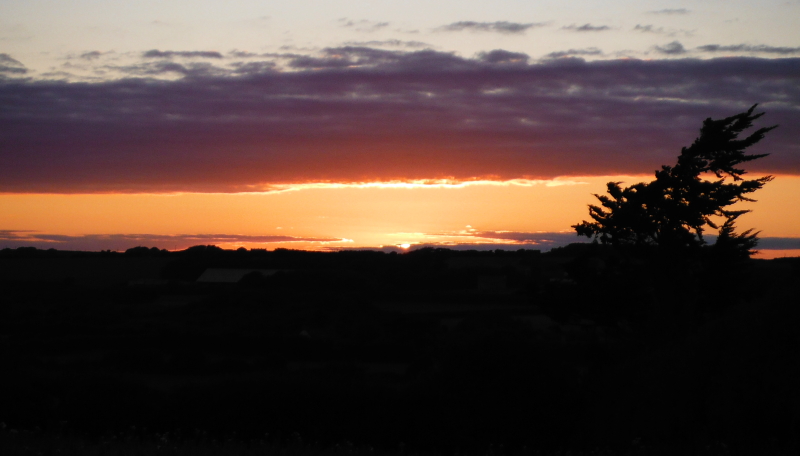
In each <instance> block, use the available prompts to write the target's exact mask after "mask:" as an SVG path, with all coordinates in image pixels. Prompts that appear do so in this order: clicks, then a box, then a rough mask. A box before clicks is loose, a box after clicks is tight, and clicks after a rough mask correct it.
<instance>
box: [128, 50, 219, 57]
mask: <svg viewBox="0 0 800 456" xmlns="http://www.w3.org/2000/svg"><path fill="white" fill-rule="evenodd" d="M142 57H145V58H166V59H169V58H172V57H182V58H189V59H192V58H202V59H221V58H222V54H220V53H219V52H216V51H159V50H158V49H151V50H149V51H147V52H144V53H143V54H142Z"/></svg>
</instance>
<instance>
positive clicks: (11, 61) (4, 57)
mask: <svg viewBox="0 0 800 456" xmlns="http://www.w3.org/2000/svg"><path fill="white" fill-rule="evenodd" d="M27 72H28V69H27V68H25V65H23V64H22V62H20V61H19V60H17V59H15V58H13V57H11V56H10V55H8V54H0V77H3V76H4V74H3V73H5V74H25V73H27Z"/></svg>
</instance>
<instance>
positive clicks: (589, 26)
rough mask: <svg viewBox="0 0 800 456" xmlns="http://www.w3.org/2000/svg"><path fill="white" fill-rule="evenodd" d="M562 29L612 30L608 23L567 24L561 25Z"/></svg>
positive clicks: (582, 30) (576, 30) (574, 30)
mask: <svg viewBox="0 0 800 456" xmlns="http://www.w3.org/2000/svg"><path fill="white" fill-rule="evenodd" d="M561 29H562V30H571V31H573V32H604V31H606V30H611V27H609V26H607V25H592V24H588V23H587V24H583V25H575V24H572V25H567V26H564V27H561Z"/></svg>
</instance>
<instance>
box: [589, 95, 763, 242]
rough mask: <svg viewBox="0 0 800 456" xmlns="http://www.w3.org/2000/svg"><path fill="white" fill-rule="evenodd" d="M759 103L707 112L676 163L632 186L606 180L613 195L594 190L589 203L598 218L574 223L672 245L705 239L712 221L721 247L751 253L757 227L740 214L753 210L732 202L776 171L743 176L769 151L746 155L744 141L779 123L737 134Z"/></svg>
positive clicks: (611, 237) (607, 236) (602, 236)
mask: <svg viewBox="0 0 800 456" xmlns="http://www.w3.org/2000/svg"><path fill="white" fill-rule="evenodd" d="M756 106H757V105H754V106H753V107H751V108H750V109H748V110H747V111H746V112H743V113H741V114H737V115H735V116H731V117H727V118H725V119H721V120H713V119H711V118H708V119H706V120H705V121H704V122H703V127H702V128H701V129H700V136H699V137H698V138H697V139H696V140H695V141H694V143H693V144H692V145H691V146H689V147H684V148H682V150H681V154H680V155H679V156H678V162H677V164H676V165H675V166H662V167H661V169H660V170H657V171H656V172H655V177H656V179H655V180H653V181H651V182H648V183H644V182H641V183H638V184H635V185H632V186H630V187H627V188H622V187H620V184H621V183H620V182H609V183H608V196H606V195H595V196H596V197H597V199H598V200H599V201H600V203H601V205H600V206H597V205H590V206H589V215H590V216H591V218H592V219H593V220H594V221H592V222H587V221H585V220H584V221H583V222H581V223H580V224H577V225H573V228H575V231H577V233H578V235H582V236H587V237H590V238H594V239H595V240H599V241H600V242H602V243H604V244H612V245H633V246H637V247H644V246H657V247H659V248H663V249H669V251H672V252H675V251H686V250H692V249H696V248H699V247H700V246H702V245H705V244H706V241H705V239H704V237H703V234H704V231H705V230H706V228H707V227H709V228H712V229H716V230H718V236H717V241H716V244H715V248H716V249H718V250H720V251H724V252H726V255H731V254H733V255H735V256H739V257H746V256H748V255H749V254H750V253H752V252H751V249H753V248H754V247H755V246H756V243H757V242H758V239H757V234H758V233H757V232H753V231H752V230H747V231H744V232H742V233H737V232H736V226H735V224H736V219H737V218H738V217H739V216H741V215H742V214H745V213H747V212H750V211H749V210H733V209H732V208H730V206H731V205H733V204H735V203H737V202H740V201H755V200H753V199H751V198H749V197H748V195H749V194H751V193H753V192H755V191H756V190H758V189H760V188H761V187H763V185H764V184H765V183H767V182H769V181H771V180H772V176H765V177H760V178H756V179H749V180H748V179H744V178H743V177H742V176H743V175H744V174H746V171H745V170H744V169H741V168H740V165H741V164H742V163H745V162H749V161H752V160H756V159H758V158H762V157H765V156H767V155H768V154H755V155H747V154H745V149H747V148H748V147H750V146H752V145H754V144H756V143H757V142H759V141H760V140H761V139H763V138H764V135H765V134H766V133H767V132H769V131H770V130H772V129H774V128H776V127H777V125H775V126H772V127H766V128H760V129H758V130H756V131H755V132H754V133H752V134H751V135H749V136H747V137H746V138H744V139H739V134H740V133H742V131H744V130H746V129H747V128H750V127H751V126H752V124H753V121H754V120H756V119H758V118H759V117H761V116H762V115H763V114H764V113H759V114H753V111H754V110H755V108H756ZM707 178H710V179H707Z"/></svg>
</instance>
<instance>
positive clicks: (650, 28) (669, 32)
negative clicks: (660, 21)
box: [633, 24, 694, 36]
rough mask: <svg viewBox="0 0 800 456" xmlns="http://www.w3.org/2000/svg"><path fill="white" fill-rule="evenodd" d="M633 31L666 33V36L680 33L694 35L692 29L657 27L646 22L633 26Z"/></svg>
mask: <svg viewBox="0 0 800 456" xmlns="http://www.w3.org/2000/svg"><path fill="white" fill-rule="evenodd" d="M633 31H634V32H639V33H652V34H655V35H666V36H678V35H681V36H692V35H694V32H693V31H691V30H683V29H680V30H676V29H665V28H664V27H656V26H654V25H652V24H646V25H641V24H636V26H635V27H634V28H633Z"/></svg>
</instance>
